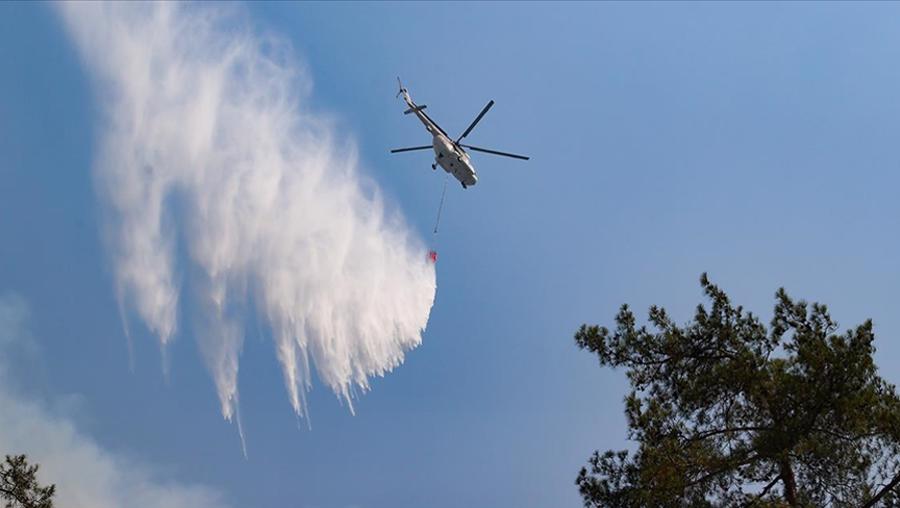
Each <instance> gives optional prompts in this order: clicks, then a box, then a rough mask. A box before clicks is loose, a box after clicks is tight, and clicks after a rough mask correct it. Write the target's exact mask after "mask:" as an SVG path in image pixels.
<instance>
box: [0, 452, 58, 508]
mask: <svg viewBox="0 0 900 508" xmlns="http://www.w3.org/2000/svg"><path fill="white" fill-rule="evenodd" d="M37 471H38V466H37V465H33V466H29V465H28V461H27V460H26V458H25V456H24V455H15V456H9V455H7V456H6V461H5V462H4V463H2V464H0V500H3V501H4V502H5V504H4V505H3V506H4V507H5V508H53V494H54V493H55V492H56V486H55V485H50V486H49V487H41V486H40V484H38V481H37Z"/></svg>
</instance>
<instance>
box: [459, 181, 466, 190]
mask: <svg viewBox="0 0 900 508" xmlns="http://www.w3.org/2000/svg"><path fill="white" fill-rule="evenodd" d="M459 183H462V182H459ZM462 186H463V189H468V187H467V186H466V184H464V183H462Z"/></svg>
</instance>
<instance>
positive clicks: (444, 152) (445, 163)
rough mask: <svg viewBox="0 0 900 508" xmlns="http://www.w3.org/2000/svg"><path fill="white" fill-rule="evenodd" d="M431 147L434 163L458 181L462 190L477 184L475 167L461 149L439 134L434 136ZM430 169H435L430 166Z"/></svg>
mask: <svg viewBox="0 0 900 508" xmlns="http://www.w3.org/2000/svg"><path fill="white" fill-rule="evenodd" d="M433 136H434V139H433V140H432V145H433V146H434V162H435V164H437V165H438V166H440V167H441V168H442V169H443V170H444V171H446V172H447V173H450V174H451V175H453V177H454V178H456V179H457V180H459V183H461V184H462V186H463V188H467V187H471V186H472V185H475V184H476V183H478V176H477V175H476V174H475V167H474V166H472V162H471V160H470V159H469V154H467V153H466V152H465V151H464V150H463V149H462V148H460V147H458V146H455V145H454V144H453V142H452V141H450V139H448V138H447V137H446V136H444V135H443V134H441V133H440V132H438V133H436V134H434V133H433ZM432 169H436V167H435V166H434V165H432Z"/></svg>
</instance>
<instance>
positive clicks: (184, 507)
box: [0, 291, 232, 508]
mask: <svg viewBox="0 0 900 508" xmlns="http://www.w3.org/2000/svg"><path fill="white" fill-rule="evenodd" d="M40 310H41V309H36V310H34V312H33V311H32V308H31V307H30V306H29V305H28V302H26V301H25V300H24V299H23V298H22V297H20V296H18V295H17V294H15V293H10V292H6V291H2V292H0V408H3V410H2V411H0V449H2V450H4V452H5V453H7V454H11V455H15V454H19V453H22V454H27V455H28V458H29V461H30V462H31V463H32V464H38V465H39V466H40V470H39V471H38V474H37V477H38V482H39V483H41V484H42V485H49V484H55V485H56V488H57V499H55V500H54V503H53V504H54V506H60V507H62V508H121V507H123V506H128V507H131V508H228V507H229V506H231V505H232V504H231V502H229V501H228V500H227V499H226V497H225V495H224V493H223V492H221V491H219V490H217V489H215V488H211V487H209V486H206V485H202V484H198V483H194V482H191V481H188V480H185V479H184V478H183V477H181V476H182V475H179V474H173V473H174V471H173V469H172V466H171V465H169V466H168V467H160V465H158V464H150V463H147V462H144V461H140V460H137V459H135V458H134V457H131V456H129V455H128V454H127V453H124V452H122V450H111V449H108V448H105V447H104V446H102V445H101V444H100V443H99V442H98V441H96V440H95V439H93V438H92V437H90V436H89V435H88V434H86V433H85V432H84V431H83V430H82V429H80V428H79V426H78V425H77V423H76V421H77V419H76V418H74V417H73V416H72V415H71V414H69V413H71V412H72V411H71V410H68V411H67V410H66V409H65V408H67V407H69V406H71V404H70V403H67V402H66V398H62V399H61V400H60V399H59V398H50V397H47V396H45V395H43V394H40V393H39V392H38V393H36V392H35V391H34V390H24V389H22V388H21V387H20V386H18V385H19V384H20V383H18V382H17V381H19V380H21V379H22V378H23V376H21V375H16V374H20V373H19V372H17V369H16V367H20V368H27V369H34V368H36V367H37V366H39V365H41V362H42V358H41V354H40V353H41V346H40V341H38V340H37V338H35V337H33V336H32V334H31V322H32V321H33V320H35V319H39V318H40V317H41V316H40V314H41V312H40ZM33 314H34V316H33ZM24 353H28V354H24ZM71 395H72V394H68V395H67V396H71ZM76 400H79V399H76ZM78 407H81V405H78ZM75 412H77V413H81V412H82V411H75ZM16 506H19V505H16Z"/></svg>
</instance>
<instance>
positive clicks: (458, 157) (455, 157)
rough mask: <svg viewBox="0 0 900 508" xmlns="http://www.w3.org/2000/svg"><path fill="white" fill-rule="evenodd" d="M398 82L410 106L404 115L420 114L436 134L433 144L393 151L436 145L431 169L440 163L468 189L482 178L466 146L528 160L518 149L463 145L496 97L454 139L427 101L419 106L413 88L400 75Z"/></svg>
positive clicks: (475, 149)
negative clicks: (411, 92) (429, 112)
mask: <svg viewBox="0 0 900 508" xmlns="http://www.w3.org/2000/svg"><path fill="white" fill-rule="evenodd" d="M397 83H398V84H399V85H400V91H399V92H397V97H400V95H403V100H404V101H406V105H407V106H409V109H407V110H406V111H404V112H403V114H404V115H408V114H410V113H415V114H416V116H417V117H418V118H419V121H421V122H422V124H423V125H425V129H426V130H427V131H428V133H429V134H431V135H432V136H433V139H432V142H431V145H424V146H412V147H409V148H396V149H394V150H391V153H400V152H411V151H414V150H428V149H429V148H433V149H434V163H433V164H432V165H431V169H437V167H438V166H441V168H443V169H444V171H446V172H447V173H450V174H451V175H453V176H454V177H455V178H456V179H457V180H459V183H461V184H462V186H463V189H466V188H468V187H470V186H472V185H475V184H476V183H477V182H478V176H477V175H476V174H475V167H474V166H472V162H471V161H470V160H469V154H468V153H466V151H465V150H464V149H463V148H468V149H469V150H474V151H476V152H484V153H489V154H493V155H502V156H504V157H512V158H514V159H522V160H526V161H527V160H528V157H526V156H524V155H516V154H514V153H506V152H498V151H497V150H488V149H487V148H478V147H477V146H471V145H463V144H461V143H460V141H462V139H463V138H464V137H466V136H468V135H469V133H470V132H472V129H474V128H475V125H477V124H478V122H479V121H480V120H481V117H483V116H484V115H485V113H487V112H488V110H489V109H491V106H493V105H494V101H490V102H488V103H487V106H485V107H484V109H482V110H481V113H478V116H476V117H475V120H474V121H473V122H472V124H471V125H469V128H468V129H466V130H465V131H464V132H463V133H462V134H461V135H460V136H459V137H458V138H456V140H455V141H454V140H453V138H451V137H450V136H449V135H448V134H447V133H446V132H444V129H441V128H440V126H439V125H438V124H437V123H435V121H434V120H432V119H431V118H430V117H429V116H428V115H427V114H426V113H425V111H424V110H425V108H426V107H428V106H426V105H424V104H423V105H421V106H418V105H416V103H415V102H413V100H412V98H411V97H410V96H409V92H408V91H407V90H406V88H403V83H401V82H400V78H397Z"/></svg>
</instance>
